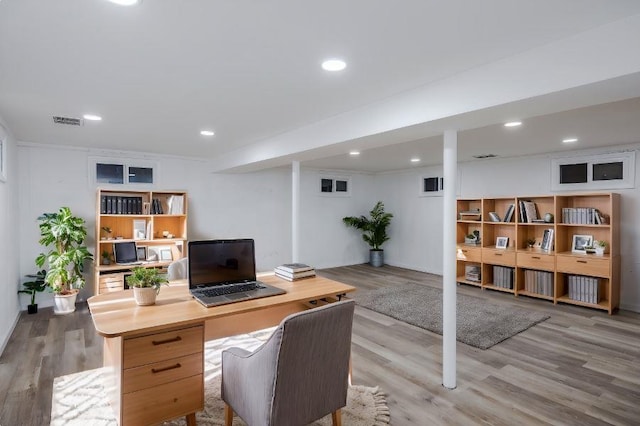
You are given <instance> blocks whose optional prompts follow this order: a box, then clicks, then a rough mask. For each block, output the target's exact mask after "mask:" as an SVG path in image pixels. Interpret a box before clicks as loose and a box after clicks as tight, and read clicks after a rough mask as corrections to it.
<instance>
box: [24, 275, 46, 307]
mask: <svg viewBox="0 0 640 426" xmlns="http://www.w3.org/2000/svg"><path fill="white" fill-rule="evenodd" d="M46 275H47V271H46V270H44V269H43V270H42V271H38V272H37V273H36V274H34V275H27V277H29V278H35V279H34V280H33V281H27V282H25V283H22V287H24V290H18V293H24V294H30V295H31V304H30V305H28V306H27V312H29V314H37V313H38V304H37V303H36V293H41V292H43V291H45V289H46V288H47V284H46V283H45V282H44V277H45V276H46Z"/></svg>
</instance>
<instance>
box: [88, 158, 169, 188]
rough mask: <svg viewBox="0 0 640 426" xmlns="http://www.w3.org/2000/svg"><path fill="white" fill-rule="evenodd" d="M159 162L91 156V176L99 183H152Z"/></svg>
mask: <svg viewBox="0 0 640 426" xmlns="http://www.w3.org/2000/svg"><path fill="white" fill-rule="evenodd" d="M157 167H158V166H157V164H156V163H154V162H150V161H144V160H135V159H131V160H127V161H123V160H122V159H115V158H111V159H109V158H90V159H89V170H90V172H91V173H90V174H91V178H92V180H93V182H94V183H95V184H98V185H151V184H153V183H154V177H155V174H156V172H157Z"/></svg>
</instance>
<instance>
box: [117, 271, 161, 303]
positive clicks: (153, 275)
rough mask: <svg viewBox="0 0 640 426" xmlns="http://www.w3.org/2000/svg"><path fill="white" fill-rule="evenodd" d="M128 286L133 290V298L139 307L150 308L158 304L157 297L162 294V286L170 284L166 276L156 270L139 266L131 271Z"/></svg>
mask: <svg viewBox="0 0 640 426" xmlns="http://www.w3.org/2000/svg"><path fill="white" fill-rule="evenodd" d="M131 272H132V274H131V275H129V276H128V277H127V278H126V280H127V285H129V287H132V288H133V297H134V298H135V300H136V303H137V304H138V305H139V306H148V305H153V304H155V303H156V296H157V295H158V293H160V288H161V287H162V285H166V284H167V283H168V281H167V278H166V276H165V275H163V274H161V273H160V270H159V269H156V268H143V267H141V266H137V267H135V268H133V269H132V270H131Z"/></svg>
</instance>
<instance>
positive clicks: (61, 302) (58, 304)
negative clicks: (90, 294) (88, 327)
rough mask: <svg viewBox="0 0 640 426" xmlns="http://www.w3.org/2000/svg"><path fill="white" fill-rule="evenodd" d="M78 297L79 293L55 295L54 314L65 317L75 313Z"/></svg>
mask: <svg viewBox="0 0 640 426" xmlns="http://www.w3.org/2000/svg"><path fill="white" fill-rule="evenodd" d="M77 297H78V292H77V291H74V292H73V293H71V294H55V295H54V296H53V313H54V314H55V315H65V314H70V313H72V312H75V310H76V298H77Z"/></svg>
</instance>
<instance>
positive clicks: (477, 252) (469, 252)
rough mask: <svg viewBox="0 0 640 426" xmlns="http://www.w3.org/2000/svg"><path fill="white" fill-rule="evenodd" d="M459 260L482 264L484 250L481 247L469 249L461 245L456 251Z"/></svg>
mask: <svg viewBox="0 0 640 426" xmlns="http://www.w3.org/2000/svg"><path fill="white" fill-rule="evenodd" d="M456 257H457V258H458V260H465V261H467V262H480V261H481V259H482V249H481V248H480V247H469V246H462V245H459V246H458V247H457V250H456Z"/></svg>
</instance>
